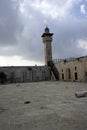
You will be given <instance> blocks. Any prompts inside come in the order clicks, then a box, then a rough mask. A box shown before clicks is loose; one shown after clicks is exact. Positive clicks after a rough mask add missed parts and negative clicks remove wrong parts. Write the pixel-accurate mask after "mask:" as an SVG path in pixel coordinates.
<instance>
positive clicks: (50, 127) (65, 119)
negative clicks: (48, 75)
mask: <svg viewBox="0 0 87 130" xmlns="http://www.w3.org/2000/svg"><path fill="white" fill-rule="evenodd" d="M78 90H87V83H76V82H36V83H24V84H20V85H19V84H9V85H0V130H87V97H84V98H76V97H75V92H76V91H78ZM26 101H27V102H26ZM28 101H29V102H28Z"/></svg>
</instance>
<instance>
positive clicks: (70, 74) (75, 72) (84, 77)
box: [54, 56, 87, 81]
mask: <svg viewBox="0 0 87 130" xmlns="http://www.w3.org/2000/svg"><path fill="white" fill-rule="evenodd" d="M54 63H55V66H56V68H57V69H58V71H59V80H65V81H87V56H84V57H79V58H69V59H64V60H54Z"/></svg>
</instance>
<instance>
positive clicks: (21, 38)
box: [0, 0, 87, 62]
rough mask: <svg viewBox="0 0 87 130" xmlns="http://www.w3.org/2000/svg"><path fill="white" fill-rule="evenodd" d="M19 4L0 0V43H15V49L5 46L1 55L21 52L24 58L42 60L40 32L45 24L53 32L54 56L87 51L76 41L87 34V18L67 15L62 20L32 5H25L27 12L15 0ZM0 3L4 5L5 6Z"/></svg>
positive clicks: (66, 55) (65, 55)
mask: <svg viewBox="0 0 87 130" xmlns="http://www.w3.org/2000/svg"><path fill="white" fill-rule="evenodd" d="M22 2H23V1H22ZM4 3H5V5H4ZM16 4H18V5H14V4H13V2H12V1H9V0H7V1H5V0H1V4H0V12H1V11H2V13H0V46H1V45H2V46H3V45H4V46H11V45H14V46H13V49H11V48H8V50H6V51H5V49H4V50H3V51H0V55H9V56H10V55H18V56H22V57H23V58H24V59H28V60H34V61H39V62H43V61H44V45H43V43H42V39H41V35H42V33H43V31H44V28H45V27H46V25H47V26H48V27H49V28H50V31H51V32H53V33H54V36H53V45H52V46H53V58H65V57H73V56H74V57H76V56H79V55H84V54H86V53H85V52H84V50H83V49H81V48H78V47H77V41H78V40H79V39H85V38H86V37H87V20H86V19H77V18H72V17H70V16H67V18H66V19H62V21H59V20H58V19H55V20H53V19H52V18H51V17H45V16H44V15H42V14H41V13H40V12H39V11H36V10H34V9H33V7H30V6H29V5H26V6H27V7H26V9H27V16H26V15H25V14H21V13H20V12H19V3H17V2H16ZM13 5H14V6H13ZM1 6H2V7H3V6H4V9H3V8H1ZM6 7H7V8H6ZM14 7H16V8H14ZM30 16H31V17H30ZM44 21H46V22H44Z"/></svg>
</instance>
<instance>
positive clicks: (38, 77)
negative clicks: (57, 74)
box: [0, 66, 50, 83]
mask: <svg viewBox="0 0 87 130" xmlns="http://www.w3.org/2000/svg"><path fill="white" fill-rule="evenodd" d="M0 72H4V73H5V74H6V75H7V81H6V82H8V83H15V82H35V81H46V80H50V73H49V70H48V67H47V66H11V67H0Z"/></svg>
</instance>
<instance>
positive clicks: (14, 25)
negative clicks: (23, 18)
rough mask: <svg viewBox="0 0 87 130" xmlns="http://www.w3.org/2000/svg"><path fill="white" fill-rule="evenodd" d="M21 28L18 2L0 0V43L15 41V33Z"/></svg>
mask: <svg viewBox="0 0 87 130" xmlns="http://www.w3.org/2000/svg"><path fill="white" fill-rule="evenodd" d="M22 28H23V25H22V23H21V22H20V18H19V9H18V2H16V1H15V2H13V1H11V0H0V45H1V46H3V45H5V46H6V45H12V44H16V43H17V35H18V34H19V33H21V31H22Z"/></svg>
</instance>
